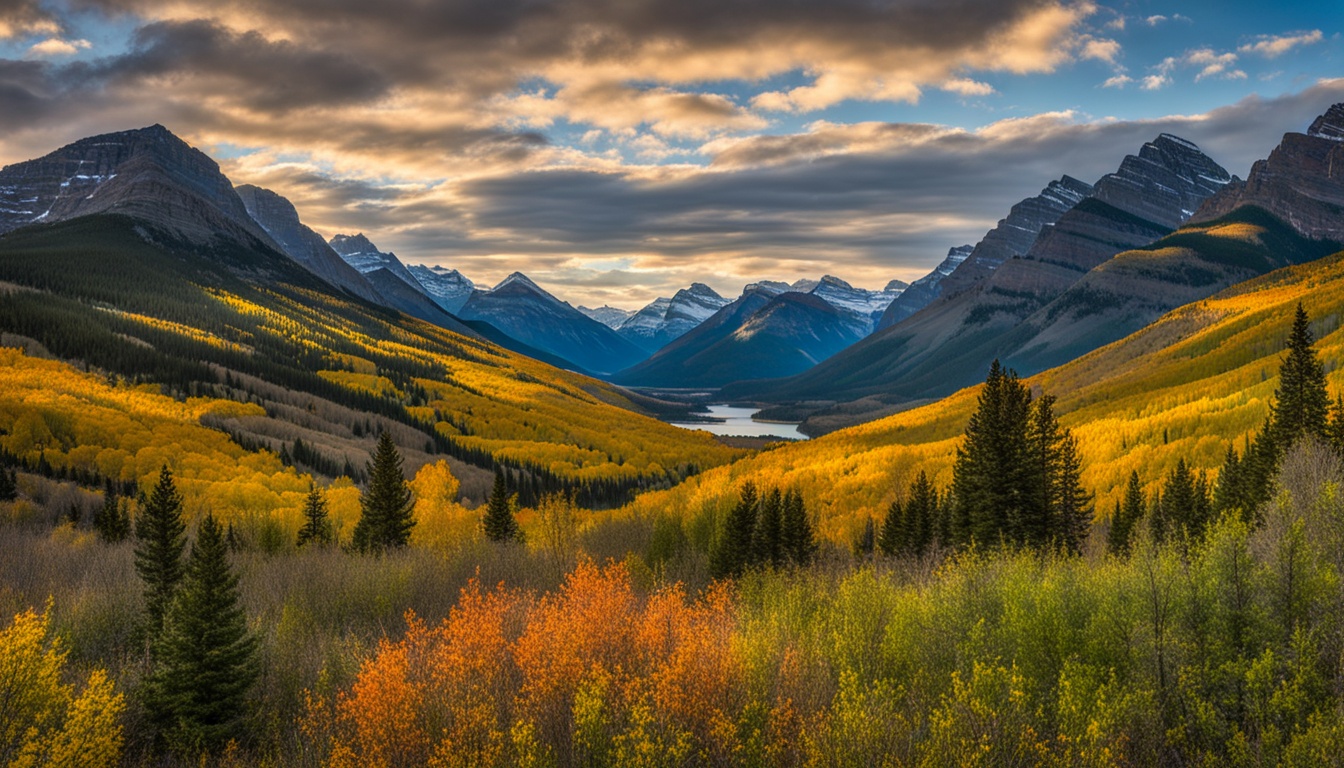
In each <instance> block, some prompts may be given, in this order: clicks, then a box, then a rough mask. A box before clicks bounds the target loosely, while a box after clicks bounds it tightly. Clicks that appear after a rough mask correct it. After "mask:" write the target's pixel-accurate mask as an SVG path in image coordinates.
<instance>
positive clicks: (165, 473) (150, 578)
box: [135, 464, 187, 639]
mask: <svg viewBox="0 0 1344 768" xmlns="http://www.w3.org/2000/svg"><path fill="white" fill-rule="evenodd" d="M186 532H187V527H186V525H185V524H184V523H183V522H182V496H181V494H179V493H178V492H177V485H176V483H174V482H173V473H172V470H170V469H168V465H166V464H165V465H164V466H163V468H162V469H161V470H159V481H158V483H156V484H155V486H154V490H153V491H152V492H151V493H150V495H149V497H148V498H147V499H146V500H145V503H144V504H142V505H141V506H140V514H139V515H138V516H137V517H136V526H135V537H136V539H137V540H138V544H137V546H136V548H135V572H136V573H137V574H139V576H140V579H141V580H142V581H143V582H144V583H145V592H144V595H145V616H146V625H147V627H146V628H147V630H148V632H149V636H150V638H151V639H153V638H156V637H158V636H159V634H160V633H161V632H162V631H163V619H164V616H165V615H166V614H167V612H168V605H169V603H171V602H172V599H173V594H174V592H175V591H176V590H177V585H178V583H179V582H181V581H182V569H183V565H182V552H183V550H184V549H185V548H186V545H187V537H186Z"/></svg>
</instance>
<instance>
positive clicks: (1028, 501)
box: [1012, 395, 1069, 549]
mask: <svg viewBox="0 0 1344 768" xmlns="http://www.w3.org/2000/svg"><path fill="white" fill-rule="evenodd" d="M1063 440H1064V435H1063V432H1062V431H1061V430H1060V426H1059V422H1058V421H1057V420H1056V419H1055V398H1054V397H1053V396H1052V395H1042V396H1041V397H1039V398H1037V400H1036V401H1035V402H1034V403H1032V405H1031V417H1030V419H1029V420H1028V422H1027V454H1026V461H1027V462H1028V465H1027V467H1028V472H1027V473H1026V475H1025V478H1024V479H1025V481H1026V483H1025V487H1024V488H1023V496H1024V500H1023V501H1024V503H1023V504H1022V507H1021V515H1022V516H1021V518H1020V520H1019V524H1018V530H1017V531H1016V532H1015V534H1016V535H1015V536H1013V537H1012V538H1013V539H1014V540H1016V541H1017V542H1018V543H1021V544H1025V545H1026V546H1029V547H1034V548H1036V549H1042V548H1044V547H1045V546H1046V545H1047V544H1049V543H1050V541H1051V540H1052V539H1059V540H1061V541H1067V539H1068V538H1069V534H1067V533H1066V532H1065V531H1064V530H1063V526H1064V525H1065V523H1064V520H1063V518H1062V514H1063V510H1062V508H1061V502H1062V501H1063V496H1062V488H1061V484H1060V481H1061V480H1062V475H1061V472H1062V469H1063V468H1062V465H1061V459H1062V458H1063V456H1062V443H1063ZM1066 548H1067V544H1066Z"/></svg>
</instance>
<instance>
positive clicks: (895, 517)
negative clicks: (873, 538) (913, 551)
mask: <svg viewBox="0 0 1344 768" xmlns="http://www.w3.org/2000/svg"><path fill="white" fill-rule="evenodd" d="M906 531H907V525H906V512H905V504H904V503H902V502H901V499H900V498H899V497H897V498H896V499H893V500H892V502H891V506H889V507H887V516H886V517H884V518H883V519H882V529H881V531H879V532H878V534H877V549H878V551H880V552H881V553H882V554H884V555H886V556H887V557H894V556H896V555H900V554H904V553H905V552H906V551H907V550H908V549H909V540H908V537H907V535H906Z"/></svg>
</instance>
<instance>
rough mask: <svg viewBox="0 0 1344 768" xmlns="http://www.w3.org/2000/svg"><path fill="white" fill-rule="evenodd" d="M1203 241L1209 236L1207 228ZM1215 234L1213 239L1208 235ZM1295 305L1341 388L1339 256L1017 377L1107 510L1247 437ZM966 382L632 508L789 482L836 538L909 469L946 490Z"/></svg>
mask: <svg viewBox="0 0 1344 768" xmlns="http://www.w3.org/2000/svg"><path fill="white" fill-rule="evenodd" d="M1206 234H1210V235H1213V233H1206ZM1214 236H1216V235H1214ZM1298 302H1301V303H1302V304H1303V306H1304V307H1305V308H1306V310H1307V312H1308V314H1309V315H1310V316H1311V318H1312V320H1313V322H1312V331H1313V333H1314V334H1315V336H1316V337H1317V339H1318V342H1317V347H1316V348H1317V349H1318V350H1319V352H1320V354H1321V357H1322V359H1323V360H1324V361H1325V364H1326V369H1327V371H1330V374H1329V377H1330V384H1331V388H1332V391H1333V392H1334V393H1344V370H1342V369H1341V363H1344V332H1342V331H1341V329H1340V324H1341V319H1344V252H1340V253H1336V254H1334V255H1331V256H1328V257H1326V258H1323V259H1320V260H1317V261H1313V262H1310V263H1307V264H1303V265H1300V266H1293V267H1288V268H1284V269H1280V270H1278V271H1275V272H1272V273H1270V274H1268V275H1264V276H1261V277H1258V278H1255V279H1253V280H1250V281H1248V282H1245V283H1241V284H1238V285H1236V286H1233V287H1231V288H1228V289H1226V290H1224V291H1223V292H1221V293H1219V294H1217V295H1215V296H1213V297H1210V298H1208V299H1205V300H1201V301H1197V302H1195V303H1192V304H1188V305H1185V306H1183V307H1180V308H1178V309H1176V310H1174V311H1172V312H1170V313H1168V314H1166V315H1165V316H1163V317H1162V318H1161V319H1159V320H1158V321H1157V322H1155V323H1153V324H1151V325H1149V326H1148V327H1145V328H1144V329H1142V330H1140V331H1138V332H1136V333H1133V334H1131V335H1130V336H1127V337H1126V338H1124V339H1122V340H1120V341H1117V342H1115V343H1112V344H1110V345H1108V346H1106V347H1103V348H1101V349H1098V350H1096V351H1094V352H1092V353H1090V354H1088V355H1086V356H1084V357H1081V358H1079V359H1077V360H1074V361H1072V362H1069V363H1067V364H1065V365H1063V366H1060V367H1058V368H1054V369H1051V370H1049V371H1045V372H1043V373H1040V374H1038V375H1036V376H1033V377H1031V378H1030V379H1028V383H1029V384H1030V385H1031V386H1032V387H1033V388H1034V389H1037V390H1038V391H1043V392H1047V393H1050V394H1053V395H1056V396H1057V397H1058V398H1059V403H1058V410H1059V413H1060V414H1061V415H1062V421H1063V423H1064V424H1065V425H1066V426H1068V427H1070V428H1071V429H1072V430H1073V432H1074V434H1075V435H1076V436H1077V437H1078V439H1079V443H1080V447H1081V450H1082V454H1083V466H1084V468H1085V471H1084V476H1083V480H1084V483H1085V485H1087V486H1088V487H1090V488H1092V489H1095V491H1096V493H1097V501H1098V505H1097V506H1098V509H1099V510H1102V511H1107V510H1109V509H1110V508H1111V506H1112V505H1113V503H1114V501H1115V499H1117V498H1118V496H1119V492H1120V490H1121V486H1122V483H1123V482H1124V480H1125V478H1126V477H1128V475H1129V473H1130V472H1131V471H1132V470H1137V471H1138V472H1139V475H1140V478H1141V479H1142V481H1143V483H1144V485H1145V486H1146V488H1147V490H1148V491H1149V492H1151V491H1152V490H1155V489H1156V488H1157V486H1158V484H1159V481H1160V479H1161V478H1162V477H1163V476H1164V475H1165V474H1166V473H1168V472H1169V471H1170V470H1171V469H1172V467H1174V465H1175V464H1176V461H1177V459H1179V458H1185V459H1186V460H1187V461H1188V462H1191V463H1193V465H1194V466H1196V467H1199V468H1204V469H1208V470H1212V471H1215V472H1216V469H1217V467H1219V466H1220V465H1221V463H1222V459H1223V455H1224V452H1225V451H1226V449H1227V445H1228V443H1229V441H1237V442H1238V443H1240V441H1242V440H1243V439H1244V438H1245V437H1247V436H1248V435H1249V434H1251V433H1252V432H1253V431H1255V430H1257V429H1259V427H1260V426H1261V424H1263V422H1264V418H1265V416H1266V414H1267V409H1268V406H1267V398H1268V397H1269V396H1270V395H1271V394H1272V393H1273V391H1274V387H1275V385H1276V378H1275V377H1276V372H1277V370H1278V365H1279V359H1280V356H1281V352H1282V349H1283V342H1284V339H1285V338H1286V336H1287V332H1288V327H1289V325H1290V323H1291V321H1292V314H1293V312H1292V310H1293V307H1294V306H1295V305H1296V304H1297V303H1298ZM977 390H978V387H972V388H969V389H965V390H962V391H960V392H957V393H955V394H953V395H952V396H950V397H948V398H946V399H944V400H941V401H939V402H937V403H933V404H929V405H924V406H920V407H915V408H911V409H910V410H907V411H904V412H901V413H898V414H894V415H891V416H888V417H886V418H883V419H880V420H877V421H873V422H870V423H867V424H862V425H859V426H856V427H850V428H847V429H842V430H840V431H837V432H834V433H832V434H829V435H826V436H825V437H821V438H817V439H814V440H811V441H808V442H805V443H794V444H789V445H785V446H782V447H779V448H776V449H774V450H771V451H766V452H764V453H761V454H759V455H757V456H754V457H751V458H749V459H747V460H744V461H741V462H738V463H736V464H733V465H732V466H729V467H723V468H720V469H717V470H714V471H712V472H708V473H705V474H704V475H701V476H699V477H696V478H694V479H693V480H691V481H690V482H687V483H685V484H683V485H682V486H679V487H677V488H675V489H672V490H670V491H667V492H660V493H653V494H647V495H644V496H641V497H640V498H639V499H638V500H637V501H636V502H635V504H634V505H633V507H632V509H633V510H635V511H650V512H651V511H653V510H657V509H668V508H671V509H683V510H689V512H688V514H689V515H691V516H692V517H697V516H703V515H708V514H711V513H715V512H716V511H718V512H721V511H723V510H725V509H726V508H727V507H728V506H730V505H731V504H732V502H733V500H734V499H735V494H736V488H737V485H738V484H739V483H740V482H741V481H743V480H745V479H747V478H751V479H753V480H754V481H755V482H757V483H758V484H764V485H766V486H770V485H779V486H781V487H784V488H798V489H799V490H801V491H802V493H803V495H804V497H805V499H806V500H807V503H808V506H809V508H811V509H816V510H818V511H819V515H820V518H821V523H820V524H821V529H822V531H823V532H825V533H826V534H827V535H828V536H830V537H832V538H835V539H837V540H839V541H848V540H849V537H850V536H851V535H852V534H854V533H855V532H856V531H857V530H858V529H859V528H860V527H861V526H862V525H863V520H865V519H866V518H868V517H870V516H880V515H881V514H883V513H884V512H885V510H886V507H887V505H888V504H890V502H891V501H892V499H893V498H895V494H896V488H897V487H904V486H905V485H907V484H908V483H909V482H910V481H911V480H912V479H913V478H914V476H915V475H916V474H917V473H918V472H920V471H921V470H923V471H927V472H928V473H929V475H930V476H931V477H932V478H934V481H935V483H936V484H938V485H940V486H945V485H947V484H948V483H949V482H950V480H951V466H952V461H953V459H954V455H955V447H956V445H957V441H958V439H959V436H960V435H961V432H962V430H963V429H964V427H965V425H966V421H967V419H968V418H969V417H970V415H971V413H972V412H973V411H974V408H975V399H976V396H977Z"/></svg>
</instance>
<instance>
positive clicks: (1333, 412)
mask: <svg viewBox="0 0 1344 768" xmlns="http://www.w3.org/2000/svg"><path fill="white" fill-rule="evenodd" d="M1325 442H1326V443H1327V444H1328V445H1329V446H1330V447H1331V448H1334V449H1335V453H1338V454H1341V455H1344V395H1341V396H1339V397H1336V398H1335V403H1334V405H1332V406H1330V420H1329V423H1328V424H1326V427H1325Z"/></svg>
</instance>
